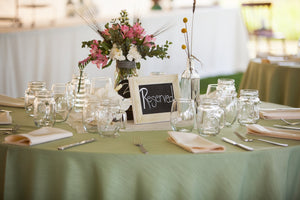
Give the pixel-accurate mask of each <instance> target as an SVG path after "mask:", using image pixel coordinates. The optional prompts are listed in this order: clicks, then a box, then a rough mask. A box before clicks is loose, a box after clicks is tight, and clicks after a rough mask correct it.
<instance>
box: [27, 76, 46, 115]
mask: <svg viewBox="0 0 300 200" xmlns="http://www.w3.org/2000/svg"><path fill="white" fill-rule="evenodd" d="M44 89H46V82H44V81H31V82H29V83H28V88H27V89H26V90H25V94H24V101H25V112H26V113H27V114H29V115H30V116H33V102H34V99H35V96H36V95H37V93H38V92H39V91H41V90H44Z"/></svg>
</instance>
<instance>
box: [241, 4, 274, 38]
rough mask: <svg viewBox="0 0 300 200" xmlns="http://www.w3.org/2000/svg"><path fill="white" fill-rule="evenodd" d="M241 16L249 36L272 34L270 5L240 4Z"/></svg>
mask: <svg viewBox="0 0 300 200" xmlns="http://www.w3.org/2000/svg"><path fill="white" fill-rule="evenodd" d="M241 9H242V15H243V18H244V22H245V25H246V27H247V30H248V33H249V34H250V35H257V36H259V35H262V36H263V35H265V36H267V35H268V34H270V35H271V34H272V32H273V29H272V3H271V2H248V3H242V4H241Z"/></svg>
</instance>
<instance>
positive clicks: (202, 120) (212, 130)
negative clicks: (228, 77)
mask: <svg viewBox="0 0 300 200" xmlns="http://www.w3.org/2000/svg"><path fill="white" fill-rule="evenodd" d="M196 121H197V130H198V133H199V134H200V135H203V136H210V135H213V136H214V135H217V134H219V133H220V130H221V129H222V128H223V127H224V122H225V121H224V110H223V109H222V108H221V107H220V106H219V103H218V101H217V99H213V98H212V99H210V98H204V99H203V100H202V102H201V104H200V106H199V107H198V108H197V120H196Z"/></svg>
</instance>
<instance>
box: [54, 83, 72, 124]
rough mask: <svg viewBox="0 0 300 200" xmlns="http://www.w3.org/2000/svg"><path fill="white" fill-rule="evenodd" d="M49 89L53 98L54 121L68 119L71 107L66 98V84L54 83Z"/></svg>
mask: <svg viewBox="0 0 300 200" xmlns="http://www.w3.org/2000/svg"><path fill="white" fill-rule="evenodd" d="M51 90H52V92H53V96H54V100H55V113H56V116H55V122H64V121H66V120H67V119H68V116H69V113H70V111H71V109H72V106H71V104H70V103H69V99H68V93H67V87H66V84H65V83H55V84H53V85H52V87H51Z"/></svg>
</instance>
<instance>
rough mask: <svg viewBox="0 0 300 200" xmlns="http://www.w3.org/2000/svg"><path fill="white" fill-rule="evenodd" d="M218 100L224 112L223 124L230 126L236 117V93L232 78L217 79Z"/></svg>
mask: <svg viewBox="0 0 300 200" xmlns="http://www.w3.org/2000/svg"><path fill="white" fill-rule="evenodd" d="M217 96H218V102H219V105H220V107H221V108H223V109H224V112H225V125H226V126H231V125H232V124H233V123H234V122H235V120H236V117H237V93H236V89H235V85H234V80H233V79H223V78H222V79H218V86H217Z"/></svg>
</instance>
